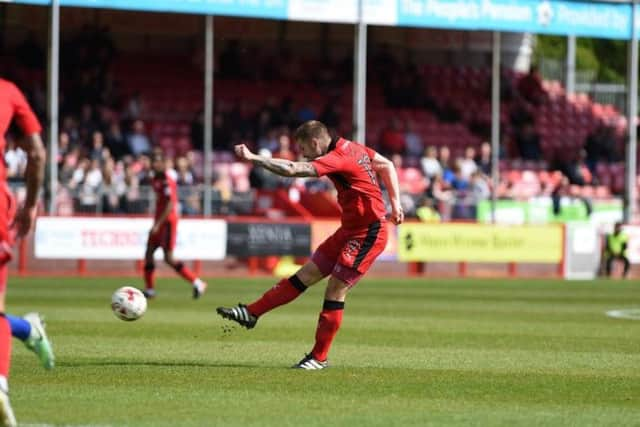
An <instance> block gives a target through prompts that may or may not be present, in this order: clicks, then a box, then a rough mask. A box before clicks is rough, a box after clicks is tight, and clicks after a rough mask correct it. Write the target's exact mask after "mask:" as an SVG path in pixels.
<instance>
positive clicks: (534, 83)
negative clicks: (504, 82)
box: [518, 66, 547, 106]
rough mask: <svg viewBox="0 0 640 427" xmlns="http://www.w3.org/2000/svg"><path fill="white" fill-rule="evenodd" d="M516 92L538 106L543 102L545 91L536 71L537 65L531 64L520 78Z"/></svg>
mask: <svg viewBox="0 0 640 427" xmlns="http://www.w3.org/2000/svg"><path fill="white" fill-rule="evenodd" d="M518 92H520V95H522V97H523V98H525V99H526V100H527V101H529V102H530V103H532V104H533V105H536V106H538V105H541V104H542V103H544V102H545V100H546V97H547V93H546V91H545V90H544V88H543V87H542V78H541V77H540V73H539V72H538V67H536V66H532V67H531V68H530V69H529V73H528V74H526V75H524V76H522V77H521V78H520V80H519V81H518Z"/></svg>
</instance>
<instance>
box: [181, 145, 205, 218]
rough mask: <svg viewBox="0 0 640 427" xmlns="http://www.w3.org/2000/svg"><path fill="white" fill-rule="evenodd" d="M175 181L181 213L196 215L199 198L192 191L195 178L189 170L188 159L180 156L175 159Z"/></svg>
mask: <svg viewBox="0 0 640 427" xmlns="http://www.w3.org/2000/svg"><path fill="white" fill-rule="evenodd" d="M175 164H176V183H177V184H178V187H179V188H178V196H179V197H180V208H181V211H182V214H183V215H197V214H198V213H199V212H200V198H199V197H198V193H197V192H196V191H194V189H193V185H194V184H195V179H194V177H193V173H192V172H191V165H190V164H189V160H188V159H187V158H186V157H184V156H180V157H178V158H177V159H176V162H175Z"/></svg>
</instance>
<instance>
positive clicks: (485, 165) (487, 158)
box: [475, 141, 491, 176]
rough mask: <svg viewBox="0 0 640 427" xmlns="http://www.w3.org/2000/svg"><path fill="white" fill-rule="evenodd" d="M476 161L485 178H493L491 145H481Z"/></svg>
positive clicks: (485, 143)
mask: <svg viewBox="0 0 640 427" xmlns="http://www.w3.org/2000/svg"><path fill="white" fill-rule="evenodd" d="M475 160H476V165H478V169H479V170H480V172H482V173H483V174H484V175H485V176H491V144H489V143H488V142H486V141H485V142H483V143H482V145H480V153H479V154H478V156H477V157H476V159H475Z"/></svg>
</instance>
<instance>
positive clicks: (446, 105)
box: [3, 30, 626, 218]
mask: <svg viewBox="0 0 640 427" xmlns="http://www.w3.org/2000/svg"><path fill="white" fill-rule="evenodd" d="M70 45H71V46H73V47H74V48H75V49H76V50H77V52H80V53H79V54H78V55H76V56H74V57H68V58H66V62H63V71H64V70H67V71H68V72H67V73H63V76H64V79H63V81H62V92H63V99H64V105H63V108H62V111H63V120H62V123H61V133H60V157H59V159H58V160H59V166H60V182H61V184H62V190H61V193H60V194H58V195H57V197H58V200H59V203H58V205H59V207H58V211H59V212H60V213H69V212H74V211H75V212H96V211H99V212H115V213H117V212H129V213H142V212H146V210H147V209H148V207H149V206H150V203H149V197H150V192H149V191H148V188H147V187H146V184H147V177H146V174H147V172H148V168H149V164H148V163H149V160H148V156H147V154H148V152H149V151H150V150H152V149H162V150H163V151H164V152H166V153H167V154H168V155H169V157H170V158H171V160H170V165H169V166H170V167H171V168H173V169H175V170H176V176H177V177H178V180H179V183H180V185H181V188H182V190H181V194H182V196H181V205H182V209H183V213H185V214H199V213H201V211H202V208H201V200H200V199H201V198H200V194H201V192H200V191H199V189H200V187H199V186H200V183H201V181H202V175H203V156H202V147H203V140H202V130H203V117H202V116H203V114H202V108H201V107H202V81H201V73H200V71H199V70H198V68H197V67H195V66H193V65H192V63H193V59H192V58H190V57H187V56H175V57H166V56H164V57H154V56H148V55H147V56H145V55H135V56H127V55H116V54H115V53H114V52H115V50H114V47H113V44H112V43H111V42H110V40H109V37H108V33H107V32H105V31H103V30H100V31H98V32H97V33H93V34H83V33H81V34H79V35H78V36H77V37H76V38H74V39H73V40H72V41H71V42H70ZM234 49H239V47H238V46H237V45H235V44H233V43H230V44H228V46H227V47H226V48H225V50H224V51H223V52H221V53H220V55H219V57H218V62H219V64H218V66H217V75H216V80H215V91H214V94H215V117H214V141H213V146H214V150H215V154H214V213H218V214H222V213H224V214H234V213H235V214H250V213H255V212H262V211H264V206H262V207H261V206H258V203H257V202H258V199H257V197H256V194H255V192H254V191H253V190H260V191H262V194H264V193H265V192H266V193H268V192H269V191H271V190H276V189H284V190H286V191H289V190H291V189H293V190H294V191H295V194H299V193H307V192H308V193H315V192H318V191H326V190H327V189H330V184H329V183H328V182H327V181H323V182H320V183H316V182H309V181H306V182H305V181H303V180H275V181H272V182H269V181H265V180H264V179H259V178H260V177H256V176H252V174H251V169H250V168H249V167H248V166H247V165H245V164H241V163H238V162H235V161H234V158H233V156H232V154H231V152H230V149H231V147H232V146H233V145H234V144H236V143H240V142H243V143H247V144H249V145H250V146H252V147H254V148H256V149H262V150H266V151H268V152H269V153H272V154H273V155H275V156H280V157H283V156H292V157H295V155H296V153H295V149H293V150H294V151H291V148H290V147H289V144H290V142H289V141H288V138H287V135H289V134H290V132H291V130H292V129H293V128H294V127H295V126H296V125H297V123H299V122H301V121H303V120H306V119H310V118H318V119H320V120H323V121H325V122H326V123H327V124H329V126H330V127H331V128H332V130H333V131H334V132H336V133H339V134H342V135H347V136H348V135H350V134H351V126H352V125H351V123H352V113H351V102H352V88H351V84H350V82H349V77H348V74H349V73H346V76H345V75H341V74H340V73H337V72H330V73H328V74H326V75H325V74H322V73H321V72H319V73H315V74H310V75H306V74H305V73H304V72H303V70H305V69H312V70H315V69H321V68H322V67H319V64H318V63H313V62H312V61H305V60H297V59H294V58H292V57H291V55H284V56H283V57H284V59H282V66H281V67H279V68H277V69H273V66H272V65H271V64H270V61H269V60H262V61H261V62H256V63H255V64H244V65H243V66H244V67H245V68H252V69H258V70H259V71H256V72H255V75H247V74H246V73H243V72H241V71H239V68H238V64H236V63H237V62H238V52H237V51H234ZM89 52H91V54H90V53H89ZM379 55H384V52H383V51H381V52H380V53H379ZM287 58H289V59H287ZM5 59H6V60H7V61H10V60H11V59H10V58H3V60H5ZM379 63H384V64H385V70H384V72H385V73H386V74H388V75H390V76H392V78H389V79H384V78H382V76H383V74H382V72H381V71H382V70H379V69H378V68H377V67H378V65H377V64H379ZM5 64H6V63H5ZM65 64H66V66H65ZM333 65H334V68H335V69H341V68H340V66H341V64H338V63H336V64H333ZM369 67H370V69H371V72H370V74H369V75H370V82H369V85H368V93H367V141H366V143H367V144H369V145H371V146H373V147H375V148H376V149H378V150H380V151H381V152H384V153H385V154H390V155H393V154H398V155H401V156H402V158H401V160H400V161H399V163H398V164H402V168H403V170H402V173H401V174H400V176H401V178H404V182H403V183H402V184H403V185H402V186H403V189H404V192H405V196H406V197H405V200H404V202H405V207H406V209H407V211H408V212H409V213H413V212H415V208H416V206H418V205H420V204H421V200H422V199H423V198H431V199H434V200H435V201H436V202H437V203H436V205H437V206H439V207H440V211H441V213H444V217H445V218H447V212H449V213H451V212H461V210H459V209H458V210H456V209H454V208H452V206H451V205H456V204H462V205H474V204H476V203H477V202H478V201H480V200H483V199H486V198H487V197H489V194H490V193H489V192H487V191H486V190H487V189H488V188H490V182H489V179H488V176H487V172H488V166H490V165H489V164H488V163H487V161H488V157H487V156H488V154H489V152H487V149H486V147H485V148H484V149H483V148H481V147H482V143H483V142H484V141H486V140H487V139H488V137H489V129H490V117H491V114H490V101H489V90H490V75H489V70H488V69H486V68H472V67H464V66H462V67H453V66H436V65H420V66H417V65H413V64H401V63H398V62H397V61H389V60H388V58H379V57H377V56H376V55H375V54H374V55H373V56H372V57H371V61H370V64H369ZM11 71H12V73H13V74H14V78H15V79H16V80H17V81H19V82H20V81H22V82H42V80H43V76H44V72H43V70H42V69H38V68H35V69H33V68H29V67H25V66H21V65H18V64H15V66H14V67H11ZM501 83H502V85H501V86H502V94H501V97H502V102H501V124H502V129H503V135H502V143H501V152H500V158H501V162H500V171H501V181H500V185H499V187H498V189H497V195H498V197H500V198H509V199H516V200H526V199H529V198H531V197H535V196H541V195H547V196H548V195H552V194H554V193H555V194H557V193H559V192H561V193H562V194H567V195H571V196H574V197H586V198H609V197H611V196H612V195H615V194H619V193H620V192H621V191H622V189H623V176H624V174H623V173H622V170H621V169H622V164H621V163H620V162H619V160H620V159H621V158H622V155H623V138H624V132H625V126H626V121H625V119H624V117H623V116H622V115H621V114H620V113H619V112H618V111H616V110H615V109H614V108H613V107H612V106H608V105H601V104H598V103H594V102H592V101H591V100H590V99H589V98H588V97H587V96H586V95H583V94H578V95H567V94H566V93H565V91H564V89H563V87H562V85H561V84H560V83H559V82H557V81H542V79H541V78H540V77H539V76H538V75H537V73H536V71H535V69H534V70H532V72H531V73H529V74H517V73H515V72H513V71H511V70H507V69H504V70H503V72H502V82H501ZM25 89H26V90H27V92H28V93H29V94H30V97H31V98H32V101H33V104H34V105H35V106H36V108H37V110H38V112H39V113H40V114H42V113H43V110H44V95H43V91H42V85H34V84H31V85H27V86H26V87H25ZM65 93H73V94H74V97H73V98H71V97H67V98H65V97H64V94H65ZM285 139H286V140H287V141H285ZM427 147H447V148H448V150H446V151H447V152H448V154H443V150H440V155H439V157H438V160H439V161H440V164H441V167H442V176H441V177H440V178H436V177H430V176H423V175H428V173H425V171H422V170H421V164H422V163H421V160H422V159H423V156H424V154H423V153H425V152H426V151H427ZM483 150H484V154H483V155H484V156H485V157H484V159H485V160H484V164H482V161H483V160H482V156H481V154H480V153H481V152H482V151H483ZM476 153H478V154H477V155H476ZM443 156H445V157H446V158H443ZM21 158H22V157H21V155H20V153H18V152H17V151H16V150H13V149H11V147H10V148H9V150H8V152H7V162H8V163H10V165H13V170H15V171H16V172H15V176H16V177H17V176H18V175H19V170H20V164H21V163H20V162H21V161H23V160H21ZM465 163H466V164H465ZM478 164H480V165H481V167H480V169H479V170H480V172H481V173H479V174H474V172H475V171H476V169H478ZM416 172H417V174H418V175H419V178H420V179H416ZM421 172H422V174H421ZM564 177H566V178H567V179H566V180H565V179H564ZM252 187H253V190H252ZM290 195H291V194H290ZM290 199H291V198H290ZM298 199H300V198H299V197H298ZM293 200H294V201H293V202H291V203H294V204H297V205H300V207H302V205H301V203H302V202H304V203H305V206H304V209H306V210H307V211H309V212H310V213H311V214H313V213H314V211H318V212H319V214H320V212H322V211H324V207H322V206H320V205H322V202H320V203H319V205H318V206H315V202H314V201H313V200H315V198H314V197H303V198H302V199H301V200H302V201H301V202H297V201H295V200H296V197H293ZM261 203H263V202H261ZM263 204H264V203H263ZM271 204H272V205H273V204H274V202H273V201H272V202H271ZM268 205H269V203H267V206H268ZM445 205H449V206H448V207H446V206H445ZM314 206H315V207H314ZM288 211H289V212H293V213H294V214H295V213H296V212H298V211H297V210H296V209H289V210H288ZM463 211H464V210H463ZM467 212H471V213H467V214H464V215H473V211H472V210H471V211H467ZM274 214H275V215H278V214H283V212H282V210H278V209H275V213H274ZM464 215H463V216H464Z"/></svg>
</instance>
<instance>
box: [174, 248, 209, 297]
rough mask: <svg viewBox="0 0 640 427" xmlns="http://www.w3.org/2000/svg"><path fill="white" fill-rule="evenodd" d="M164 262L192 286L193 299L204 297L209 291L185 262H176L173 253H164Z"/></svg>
mask: <svg viewBox="0 0 640 427" xmlns="http://www.w3.org/2000/svg"><path fill="white" fill-rule="evenodd" d="M164 261H165V262H166V263H167V264H169V266H171V268H173V269H174V270H175V271H176V273H178V274H179V275H180V277H182V278H183V279H185V280H186V281H187V282H189V283H190V284H191V288H192V289H193V298H194V299H198V298H200V297H201V296H202V295H204V293H205V291H206V290H207V284H206V282H204V281H203V280H202V279H200V278H199V277H198V276H196V275H195V273H193V272H192V271H191V270H189V268H187V266H186V265H184V263H183V262H180V261H176V259H175V258H174V257H173V251H171V250H165V251H164Z"/></svg>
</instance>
